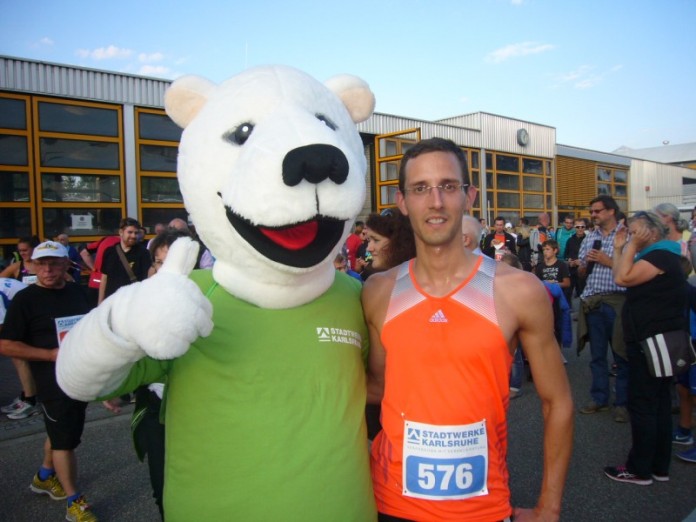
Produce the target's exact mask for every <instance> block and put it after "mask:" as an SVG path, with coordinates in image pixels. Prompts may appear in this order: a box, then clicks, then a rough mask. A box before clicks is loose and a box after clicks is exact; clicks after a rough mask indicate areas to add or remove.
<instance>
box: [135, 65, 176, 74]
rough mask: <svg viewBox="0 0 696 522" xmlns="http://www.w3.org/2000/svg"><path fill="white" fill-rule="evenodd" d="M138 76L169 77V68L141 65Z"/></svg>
mask: <svg viewBox="0 0 696 522" xmlns="http://www.w3.org/2000/svg"><path fill="white" fill-rule="evenodd" d="M138 74H142V75H143V76H169V67H165V66H164V65H143V66H142V67H141V68H140V69H138Z"/></svg>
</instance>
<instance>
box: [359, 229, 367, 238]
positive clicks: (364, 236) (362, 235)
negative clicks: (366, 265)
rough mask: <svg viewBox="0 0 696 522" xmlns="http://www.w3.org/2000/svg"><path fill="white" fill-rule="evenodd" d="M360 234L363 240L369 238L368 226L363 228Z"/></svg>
mask: <svg viewBox="0 0 696 522" xmlns="http://www.w3.org/2000/svg"><path fill="white" fill-rule="evenodd" d="M359 235H360V240H361V241H365V240H367V228H363V229H362V231H361V232H360V234H359Z"/></svg>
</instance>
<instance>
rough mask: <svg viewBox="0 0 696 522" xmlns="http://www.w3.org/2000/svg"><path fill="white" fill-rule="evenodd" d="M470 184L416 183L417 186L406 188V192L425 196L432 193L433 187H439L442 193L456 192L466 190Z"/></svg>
mask: <svg viewBox="0 0 696 522" xmlns="http://www.w3.org/2000/svg"><path fill="white" fill-rule="evenodd" d="M468 186H469V185H468V184H467V183H443V184H442V185H432V186H430V185H416V186H415V187H411V188H405V189H404V192H405V193H407V194H408V193H411V194H413V195H414V196H425V195H426V194H430V192H431V191H432V190H433V189H438V190H439V191H440V193H441V194H454V193H455V192H457V191H459V190H464V189H465V188H466V187H468Z"/></svg>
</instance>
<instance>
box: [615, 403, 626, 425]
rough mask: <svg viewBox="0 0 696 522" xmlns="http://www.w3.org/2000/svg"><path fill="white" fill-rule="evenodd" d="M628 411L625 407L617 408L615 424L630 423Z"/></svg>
mask: <svg viewBox="0 0 696 522" xmlns="http://www.w3.org/2000/svg"><path fill="white" fill-rule="evenodd" d="M628 420H629V416H628V410H627V409H626V408H625V407H623V406H616V407H615V408H614V421H615V422H628Z"/></svg>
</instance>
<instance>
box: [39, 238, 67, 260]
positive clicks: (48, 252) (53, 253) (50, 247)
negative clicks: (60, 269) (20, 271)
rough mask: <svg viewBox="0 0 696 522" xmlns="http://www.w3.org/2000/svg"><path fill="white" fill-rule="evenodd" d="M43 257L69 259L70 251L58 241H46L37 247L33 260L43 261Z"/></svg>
mask: <svg viewBox="0 0 696 522" xmlns="http://www.w3.org/2000/svg"><path fill="white" fill-rule="evenodd" d="M42 257H68V250H67V249H66V248H65V247H64V246H63V245H61V244H60V243H58V242H56V241H44V242H43V243H41V244H40V245H39V246H37V247H35V248H34V252H33V253H32V254H31V258H32V259H41V258H42Z"/></svg>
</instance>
